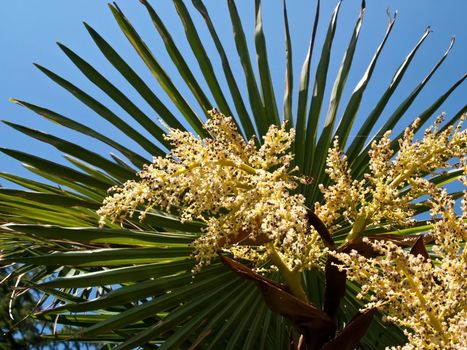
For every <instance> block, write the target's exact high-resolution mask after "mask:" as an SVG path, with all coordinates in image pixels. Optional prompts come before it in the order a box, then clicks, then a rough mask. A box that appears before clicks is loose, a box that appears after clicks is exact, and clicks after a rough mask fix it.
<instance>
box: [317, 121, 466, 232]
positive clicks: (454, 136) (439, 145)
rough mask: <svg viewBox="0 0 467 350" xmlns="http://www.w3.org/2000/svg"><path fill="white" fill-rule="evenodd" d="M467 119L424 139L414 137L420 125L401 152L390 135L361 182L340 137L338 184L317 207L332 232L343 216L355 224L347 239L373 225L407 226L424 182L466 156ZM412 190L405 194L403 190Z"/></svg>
mask: <svg viewBox="0 0 467 350" xmlns="http://www.w3.org/2000/svg"><path fill="white" fill-rule="evenodd" d="M465 118H466V115H464V116H463V117H462V119H461V121H460V122H459V124H458V125H457V126H456V127H453V126H450V127H448V128H446V129H445V130H443V131H439V125H440V123H441V122H442V118H441V117H439V118H438V119H437V120H436V123H435V125H434V126H432V127H430V128H428V129H427V130H426V131H425V133H424V137H423V139H422V140H420V141H414V133H415V131H416V130H417V128H418V126H419V123H420V121H419V120H416V121H415V122H414V123H413V124H412V126H410V127H408V128H407V129H406V130H405V132H404V135H403V137H402V138H401V139H400V141H399V146H400V149H399V152H398V153H397V154H396V155H394V151H393V150H392V149H391V140H390V138H389V136H390V134H391V132H389V131H388V132H387V133H386V134H385V135H384V136H383V137H382V138H381V139H380V140H379V141H378V142H374V143H373V144H372V146H371V151H370V152H369V155H370V163H369V169H370V172H369V173H367V174H365V175H364V178H363V179H362V180H360V181H358V180H354V179H352V176H351V173H350V169H349V166H348V162H347V158H346V156H345V155H343V153H342V151H341V150H340V147H339V142H338V139H336V140H335V141H334V146H333V148H332V149H331V150H330V152H329V154H328V158H327V170H326V172H327V174H328V175H329V177H330V179H331V180H332V181H333V184H332V185H330V186H328V187H326V188H325V187H324V186H323V185H320V190H321V191H322V193H323V196H324V204H321V203H316V204H315V212H316V213H317V215H318V216H319V217H320V218H321V220H322V221H323V222H324V223H325V224H326V225H327V226H328V228H329V229H330V231H331V232H333V231H335V230H336V229H338V228H339V225H337V224H336V221H338V219H341V218H342V217H343V218H344V219H345V220H346V221H347V222H349V223H350V224H351V225H352V231H351V232H350V234H349V236H348V238H349V239H352V238H356V237H358V235H359V234H360V233H361V232H362V231H363V230H364V229H365V228H366V227H367V226H368V225H371V224H380V223H383V224H387V225H407V224H410V223H411V222H412V216H413V215H414V212H413V210H412V206H411V205H410V202H411V201H413V200H414V199H415V198H418V197H419V196H420V195H422V194H423V189H422V188H420V187H419V186H418V184H419V183H420V181H419V180H420V179H422V178H423V177H424V176H426V175H427V174H430V173H432V172H433V171H435V170H437V169H445V168H449V167H450V164H449V163H448V161H449V160H451V159H452V158H456V157H463V156H464V155H465V153H466V149H467V130H461V126H462V122H463V121H464V119H465ZM407 186H410V191H408V192H406V193H405V195H403V196H401V195H400V191H401V189H403V188H405V187H407Z"/></svg>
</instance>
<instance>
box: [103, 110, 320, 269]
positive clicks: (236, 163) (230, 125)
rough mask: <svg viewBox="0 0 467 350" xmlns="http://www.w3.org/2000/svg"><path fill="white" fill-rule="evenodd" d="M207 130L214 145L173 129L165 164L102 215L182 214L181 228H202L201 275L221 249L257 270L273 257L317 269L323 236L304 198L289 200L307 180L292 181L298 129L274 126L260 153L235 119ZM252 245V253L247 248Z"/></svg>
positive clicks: (215, 120) (116, 197)
mask: <svg viewBox="0 0 467 350" xmlns="http://www.w3.org/2000/svg"><path fill="white" fill-rule="evenodd" d="M210 114H211V118H210V119H209V121H208V122H207V123H206V124H205V129H206V130H207V131H208V132H209V135H210V137H208V138H204V139H201V138H198V137H195V136H194V135H193V134H191V133H189V132H183V131H180V130H175V129H171V130H170V133H169V134H168V135H167V136H166V138H167V140H169V141H170V142H171V144H172V145H173V149H172V150H171V152H170V153H169V154H168V155H167V156H166V157H165V158H162V157H156V158H154V160H153V163H152V164H151V165H148V166H146V167H145V168H144V169H143V170H142V171H141V172H140V173H139V177H140V180H139V181H128V182H126V183H125V184H124V185H123V187H115V188H112V189H111V192H113V195H112V196H110V197H108V198H107V199H106V200H105V202H104V205H103V207H102V208H101V209H100V210H99V212H98V214H99V215H100V217H101V225H103V224H104V223H105V219H106V218H107V217H108V218H110V219H111V220H112V221H122V220H124V219H125V217H127V216H131V215H134V213H135V212H136V211H138V210H140V209H141V208H144V209H142V211H141V213H140V219H143V218H144V216H145V215H146V213H147V212H148V211H149V210H150V209H151V208H153V207H158V208H161V209H163V210H169V209H170V208H172V207H175V208H180V215H181V219H182V220H183V221H187V220H193V219H196V220H201V221H203V222H204V223H205V224H206V229H205V230H204V234H203V236H201V237H200V238H199V239H198V240H196V241H195V242H194V247H195V253H194V255H195V258H196V260H197V261H198V263H199V265H198V267H200V266H202V265H206V264H209V263H210V261H211V259H212V258H213V257H214V256H215V255H216V254H217V252H218V250H219V249H228V250H230V251H231V252H232V253H233V254H234V255H235V256H236V257H239V258H243V259H249V260H253V261H254V262H255V263H257V264H260V263H261V262H264V260H265V259H269V258H270V257H271V256H274V257H276V260H277V261H276V265H277V264H284V265H285V266H284V268H287V269H288V270H290V271H301V270H303V269H307V268H310V267H311V266H312V265H313V264H315V263H317V261H318V259H319V257H320V255H321V254H322V249H321V247H320V245H319V244H318V235H317V233H316V232H314V231H313V229H311V228H310V227H309V225H308V223H307V220H306V211H307V208H306V207H305V205H304V197H303V196H302V195H301V194H291V191H292V190H293V189H295V188H296V187H297V184H298V183H299V182H304V181H305V179H304V178H301V177H298V176H295V175H293V173H294V172H295V171H296V169H291V165H290V164H291V161H292V159H293V157H292V155H291V152H290V146H291V144H292V141H293V139H294V131H293V129H292V130H290V131H287V130H286V128H285V124H283V125H282V127H280V128H279V127H276V126H271V127H270V128H269V131H268V132H267V134H266V135H265V136H264V142H263V144H262V146H261V147H260V148H259V149H256V147H255V144H254V140H250V141H249V142H246V141H245V140H244V139H243V138H242V136H241V135H240V134H239V132H238V130H237V127H236V125H235V123H234V121H233V120H232V118H229V117H225V116H224V115H222V114H220V113H219V112H217V111H216V110H213V111H211V112H210ZM246 242H248V245H245V243H246Z"/></svg>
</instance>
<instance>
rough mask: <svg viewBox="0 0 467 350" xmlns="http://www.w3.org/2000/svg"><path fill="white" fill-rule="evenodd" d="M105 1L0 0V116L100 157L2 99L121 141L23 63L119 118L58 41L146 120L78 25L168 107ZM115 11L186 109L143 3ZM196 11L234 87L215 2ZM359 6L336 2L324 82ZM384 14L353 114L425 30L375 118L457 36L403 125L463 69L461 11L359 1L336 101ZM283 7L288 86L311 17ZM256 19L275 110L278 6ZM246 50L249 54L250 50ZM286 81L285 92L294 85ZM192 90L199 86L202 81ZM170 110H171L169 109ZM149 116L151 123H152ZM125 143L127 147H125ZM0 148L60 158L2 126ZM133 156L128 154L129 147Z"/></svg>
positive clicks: (309, 10)
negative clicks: (392, 16)
mask: <svg viewBox="0 0 467 350" xmlns="http://www.w3.org/2000/svg"><path fill="white" fill-rule="evenodd" d="M322 2H323V5H322V12H321V26H320V30H319V32H318V41H317V45H318V46H317V47H318V48H319V47H320V45H321V42H322V39H323V37H324V34H325V29H326V26H327V22H328V20H329V18H330V14H331V12H332V9H333V7H334V6H335V4H336V2H337V1H333V0H324V1H322ZM186 3H187V6H188V7H189V9H193V8H192V6H191V2H189V1H186ZM237 3H238V7H239V12H240V13H241V15H242V19H243V20H244V26H245V30H246V34H247V37H248V38H249V40H250V44H253V40H252V39H253V4H254V1H252V0H251V1H246V0H241V1H237ZM106 4H107V1H103V0H80V1H63V0H43V1H31V0H29V1H26V0H15V1H12V0H10V1H6V0H5V1H2V2H1V3H0V13H1V14H2V20H1V21H0V48H1V54H0V119H5V120H10V121H15V122H17V123H20V124H24V125H27V126H29V127H32V128H37V129H40V130H42V131H46V132H49V133H51V134H54V135H58V136H61V137H64V138H66V139H68V140H71V141H75V142H77V143H80V144H84V145H86V146H88V147H91V148H92V149H93V150H97V151H99V152H102V153H105V154H108V152H109V149H108V148H106V147H105V146H102V145H100V144H97V143H96V142H93V141H92V140H89V139H87V138H85V137H84V136H82V135H77V134H74V133H71V132H68V131H66V130H65V129H64V128H62V127H60V126H58V125H53V124H51V123H50V122H47V121H45V120H43V119H41V118H40V117H37V116H35V115H34V114H33V113H32V112H29V111H28V110H26V109H24V108H21V107H18V106H15V105H13V104H12V103H10V102H9V101H8V98H10V97H15V98H19V99H23V100H26V101H29V102H31V103H34V104H38V105H41V106H44V107H47V108H49V109H52V110H55V111H57V112H59V113H61V114H64V115H66V116H68V117H71V118H74V119H76V120H78V121H80V122H81V123H84V124H87V125H92V126H93V127H95V128H96V129H99V130H100V131H104V132H105V133H106V134H107V135H110V136H111V137H112V138H114V139H116V140H119V141H121V142H127V141H126V138H125V137H124V135H121V134H119V133H117V132H115V130H113V129H112V128H111V127H110V126H109V125H108V124H106V123H104V122H101V121H99V122H96V121H95V116H94V115H93V112H92V111H90V110H89V109H87V108H86V107H85V106H83V105H82V104H80V102H78V101H77V100H75V99H74V97H72V96H71V95H69V94H68V93H67V92H65V91H64V90H62V89H61V88H59V87H58V86H56V85H55V84H54V83H53V82H51V81H49V80H48V78H46V77H45V76H44V75H43V74H42V73H41V72H39V71H38V70H37V69H36V68H35V67H34V66H33V65H32V62H37V63H40V64H42V65H44V66H45V67H47V68H49V69H52V70H53V71H55V72H57V73H59V74H61V75H63V76H64V77H65V78H66V79H68V80H70V81H72V82H73V83H74V84H76V85H78V86H79V87H80V88H82V89H83V90H85V91H86V92H88V93H90V94H91V95H93V96H94V97H98V99H99V100H100V101H101V102H103V103H104V104H106V105H108V106H109V107H111V108H112V109H113V110H114V111H116V112H117V113H118V114H121V113H123V112H122V111H121V110H119V108H118V107H117V106H115V104H114V103H112V102H111V101H110V99H109V98H107V97H106V96H104V94H103V93H102V92H100V91H99V90H98V89H97V88H96V87H95V86H93V85H92V83H90V82H89V81H87V80H86V79H85V78H84V77H83V76H82V75H81V73H80V72H79V71H78V70H77V69H76V68H75V67H74V66H73V64H72V63H71V62H70V61H69V60H68V59H67V58H66V57H65V55H64V54H63V53H62V52H61V51H60V49H59V48H58V47H57V46H56V44H55V42H56V41H59V42H62V43H64V44H65V45H67V46H69V47H70V48H71V49H73V50H74V51H75V52H77V53H78V54H79V55H81V56H82V57H83V58H85V59H86V60H88V61H89V62H91V63H93V65H94V67H96V68H97V69H98V70H100V71H101V72H102V73H103V74H104V75H106V76H107V77H108V78H109V79H110V80H111V81H113V82H114V83H115V84H116V85H117V86H121V87H122V90H123V91H124V92H125V93H126V94H127V95H128V96H130V97H131V99H132V100H133V101H135V102H136V103H137V105H139V106H140V107H141V108H142V109H143V110H144V111H145V112H147V113H148V114H149V115H151V116H153V115H154V114H153V113H152V112H151V110H150V108H149V107H148V106H147V105H146V104H145V103H144V102H143V101H142V99H141V98H140V97H139V96H137V95H136V94H135V93H134V92H133V91H132V89H131V88H130V87H129V86H128V84H127V83H126V82H125V81H124V80H123V78H121V77H120V76H119V74H118V73H116V71H115V70H114V69H113V67H111V66H110V65H109V64H108V63H107V62H106V60H105V58H104V57H103V56H102V55H101V54H100V52H99V51H98V49H97V48H96V47H95V45H94V44H93V42H92V40H91V38H90V37H89V35H88V33H87V32H86V30H85V28H84V26H83V25H82V21H86V22H87V23H88V24H90V25H91V26H93V27H94V28H95V29H96V30H97V31H98V32H99V33H100V34H101V35H103V36H104V38H106V40H108V41H109V42H110V43H111V44H112V45H113V46H114V48H115V49H117V51H119V52H120V53H121V54H122V56H123V57H124V58H125V59H126V60H127V62H129V63H130V64H131V65H132V67H133V68H134V69H135V70H136V71H137V72H138V73H140V74H141V76H142V77H143V78H145V80H146V81H147V82H149V85H150V86H151V88H153V90H154V91H155V92H156V93H158V94H159V95H160V98H161V99H162V100H163V101H167V104H168V105H169V106H170V103H169V100H168V99H167V98H166V97H165V96H164V94H163V93H161V88H160V87H159V86H158V84H157V82H156V81H155V80H154V79H153V78H152V76H151V75H150V73H149V72H148V70H147V69H146V68H145V66H144V65H143V64H142V62H141V60H140V59H139V57H138V56H137V55H136V53H135V52H134V51H133V49H132V48H131V46H130V45H129V43H128V42H127V41H126V39H125V37H124V36H123V34H122V33H121V32H120V31H119V29H118V26H117V24H116V23H115V21H114V20H113V17H112V15H111V13H110V11H109V10H108V8H107V5H106ZM118 4H119V5H120V7H121V8H122V10H123V11H124V12H125V14H126V15H127V17H128V18H129V19H130V20H131V21H132V22H133V23H134V25H135V26H136V27H137V29H138V30H139V31H140V33H141V35H142V37H143V38H144V39H145V40H146V41H147V43H148V44H149V46H150V48H151V49H152V50H153V52H154V53H155V54H156V56H157V58H158V59H159V60H160V61H161V63H162V64H163V66H164V67H166V70H167V71H168V72H169V74H170V75H171V76H172V78H173V80H174V82H175V83H176V85H177V86H178V87H179V89H180V90H181V91H182V93H183V94H184V96H185V98H186V99H187V100H188V101H189V102H194V99H193V98H192V97H191V94H190V93H189V91H188V89H187V88H186V86H185V85H184V83H183V82H182V80H181V78H179V76H178V73H177V72H176V70H175V68H174V66H173V64H171V63H170V60H169V59H168V56H167V54H166V52H165V49H164V46H163V44H162V41H161V39H160V38H159V37H158V35H157V32H156V31H155V29H154V27H153V26H152V24H151V22H150V19H149V18H148V16H147V14H146V12H145V10H144V8H143V6H142V5H140V4H139V2H138V1H136V0H133V1H128V0H125V1H123V0H121V1H118ZM152 4H153V6H154V7H155V8H156V9H157V10H158V13H159V15H160V16H161V17H162V18H163V19H164V21H165V22H166V25H167V27H168V28H169V30H170V31H171V33H172V35H173V36H174V38H175V40H176V42H177V43H179V45H180V48H181V50H182V52H184V53H186V59H187V61H188V62H189V63H190V65H191V67H192V69H193V70H194V72H195V73H197V72H199V69H198V66H197V64H196V61H195V60H194V58H193V56H192V54H191V52H190V50H189V48H188V45H187V44H186V41H185V38H184V33H183V29H182V26H181V23H180V21H179V19H178V16H177V15H176V12H175V10H174V8H173V6H172V3H171V1H168V0H162V1H161V0H159V1H152ZM205 4H206V5H207V7H208V9H209V10H210V13H211V16H213V17H215V25H216V28H217V29H218V31H219V33H220V35H221V37H222V40H223V42H224V45H225V46H226V49H227V51H228V52H231V53H232V55H231V56H230V58H231V60H232V61H231V64H232V65H233V67H234V69H235V71H236V72H237V74H238V76H239V82H240V85H241V84H242V81H243V80H242V79H243V78H242V75H241V73H240V65H239V62H238V59H236V57H235V48H234V45H233V38H232V33H231V25H230V21H229V19H228V11H227V7H226V5H225V1H219V0H210V1H208V0H206V1H205ZM359 5H360V1H356V0H346V1H344V3H343V8H342V10H341V15H340V22H339V23H340V24H339V27H338V29H337V33H336V42H335V50H334V58H333V61H332V62H331V68H330V76H331V77H334V76H335V74H336V73H337V69H338V67H339V64H340V61H341V59H342V54H343V52H344V50H345V46H346V45H347V42H348V39H349V35H350V33H351V31H352V29H353V25H354V22H355V19H356V17H357V15H358V11H359ZM387 7H389V8H390V9H391V12H394V10H398V18H397V21H396V26H395V28H394V30H393V33H392V36H391V37H390V39H389V42H388V44H387V46H386V47H385V49H384V51H383V54H382V57H381V59H380V61H379V64H378V65H377V67H376V72H375V74H374V78H375V79H373V81H372V83H371V85H369V87H368V89H367V93H366V95H365V96H364V99H363V102H362V106H361V112H360V113H359V116H365V115H366V114H367V113H368V112H369V111H370V110H371V107H372V106H373V104H374V103H375V102H376V101H377V100H378V98H379V96H380V95H381V93H382V92H383V91H384V89H385V88H386V86H387V85H388V84H389V82H390V79H391V77H392V74H393V72H394V71H395V69H396V68H397V67H398V65H399V64H400V63H401V62H402V60H403V59H404V58H405V56H406V55H407V54H408V52H409V51H410V50H411V49H412V47H413V46H414V45H415V43H416V42H417V41H418V39H419V38H420V36H421V35H422V34H423V32H424V30H425V27H426V26H427V25H431V26H432V29H433V33H431V35H430V36H429V38H428V40H427V41H426V42H425V44H424V45H423V47H422V48H421V50H420V51H419V54H418V56H417V57H416V59H415V60H414V62H413V66H412V68H411V69H410V70H409V71H408V73H407V75H406V77H405V78H404V80H403V81H402V83H401V85H400V88H399V90H398V92H397V93H396V94H395V95H394V96H393V98H392V100H391V102H390V103H389V105H388V107H387V109H386V112H385V115H386V116H387V115H389V113H390V112H391V111H392V110H393V109H394V107H395V106H396V105H397V103H398V102H400V101H401V100H402V99H403V98H405V96H406V95H407V94H408V93H409V92H410V91H411V89H413V88H414V87H415V86H416V85H417V84H418V82H419V81H420V80H421V79H422V78H423V77H424V76H425V75H426V74H427V72H428V71H429V70H430V69H431V67H432V66H433V64H434V63H435V62H436V61H437V60H438V58H439V57H440V56H441V55H442V54H443V52H444V51H445V50H446V48H447V47H448V44H449V41H450V37H451V35H456V39H457V41H456V45H455V47H454V50H453V52H452V53H451V55H450V56H449V57H448V59H447V61H446V63H445V64H444V66H443V67H442V68H441V69H440V70H439V71H438V73H437V75H436V76H435V77H434V78H433V79H432V80H431V82H430V84H429V85H428V86H427V88H426V90H425V91H424V92H423V93H422V94H421V96H420V97H419V99H418V102H417V103H416V104H414V106H413V108H411V109H410V110H409V111H408V113H407V116H406V119H405V120H410V119H413V118H414V117H415V116H416V115H417V114H418V113H419V112H421V111H422V110H423V109H424V108H426V107H427V106H428V105H429V104H430V103H431V102H432V101H433V99H434V98H435V97H437V96H439V95H440V94H441V93H442V92H443V91H445V90H446V89H447V88H448V87H449V86H450V85H451V84H452V83H453V82H454V81H455V80H457V79H458V78H459V77H461V76H462V75H463V74H464V73H465V72H466V67H467V64H466V62H467V30H466V27H465V14H466V13H467V1H465V0H447V1H443V2H441V1H437V0H410V1H407V0H367V11H366V15H365V19H364V24H363V29H362V34H361V39H360V43H359V46H358V48H357V55H356V58H355V60H354V68H353V70H352V72H351V75H350V77H349V80H348V83H347V91H346V92H345V94H344V98H348V96H349V95H350V93H351V91H352V90H353V88H354V87H355V85H356V83H357V82H358V80H359V79H360V77H361V75H362V73H363V71H364V70H365V69H366V66H367V64H368V62H369V60H370V58H371V56H372V55H373V52H374V50H375V48H376V47H377V45H378V43H379V41H380V40H381V39H382V37H383V34H384V32H385V29H386V23H387V18H386V8H387ZM288 9H289V21H290V23H291V30H292V33H291V34H292V40H293V42H294V46H293V53H294V63H295V78H296V79H298V76H299V73H300V68H301V64H302V61H303V58H304V56H305V52H306V49H307V43H308V40H309V35H310V31H311V26H312V21H313V16H314V15H313V9H314V1H311V0H290V1H289V4H288ZM263 12H264V21H265V27H266V28H265V29H266V34H267V39H268V42H267V44H268V49H269V56H270V64H271V67H272V68H273V79H274V83H275V90H276V95H277V96H276V97H277V100H278V102H279V104H280V105H281V103H282V99H283V86H284V42H283V38H284V34H283V22H282V17H281V16H282V1H279V0H275V1H273V0H266V1H264V10H263ZM192 15H193V18H194V20H195V22H196V23H195V24H197V25H199V28H200V34H201V37H202V38H205V39H206V45H207V47H208V48H209V50H210V53H211V54H212V58H213V61H214V64H215V68H216V69H218V71H219V72H221V70H220V65H219V60H218V56H217V53H216V52H215V50H214V48H213V45H212V43H211V41H210V39H209V38H210V37H209V35H208V33H207V30H206V28H205V26H204V22H203V21H202V20H201V18H200V16H199V15H198V13H197V12H196V11H193V12H192ZM315 50H316V49H315ZM317 51H319V50H317ZM251 52H253V47H252V50H251ZM315 57H316V55H315ZM313 67H314V68H315V67H316V62H314V65H313ZM219 77H220V78H221V81H222V82H223V84H224V85H223V86H225V83H224V80H223V75H222V74H219ZM296 81H297V80H296ZM296 81H295V86H294V88H295V89H296V88H297V84H296ZM202 86H204V83H203V85H202ZM241 86H242V85H241ZM331 87H332V83H328V88H329V89H330V88H331ZM329 89H328V90H329ZM466 93H467V83H466V84H464V85H463V86H461V87H460V88H459V89H458V90H457V91H456V92H455V93H454V94H453V95H452V97H451V98H450V100H449V102H448V103H446V104H445V105H444V106H443V107H442V108H441V110H440V111H445V112H447V114H448V115H452V114H453V113H455V112H457V111H458V110H459V109H460V108H461V107H462V106H463V105H464V104H465V102H466V96H467V94H466ZM326 103H327V102H326ZM171 109H172V110H173V111H175V109H174V108H171ZM323 109H324V111H326V110H327V105H326V104H325V106H324V107H323ZM154 117H155V118H157V117H156V116H154ZM129 145H130V146H133V144H131V143H130V144H129ZM0 146H2V147H9V148H16V149H20V150H23V151H27V152H31V153H33V154H36V155H40V156H42V157H45V158H48V159H52V160H55V161H60V160H61V157H60V154H59V153H58V152H56V151H54V150H53V148H51V147H50V146H47V145H43V144H41V143H39V142H35V141H32V140H30V139H29V138H27V137H25V136H22V135H20V134H19V133H17V132H14V131H12V130H11V129H10V128H9V127H7V126H5V125H1V126H0ZM134 149H138V148H137V147H134ZM0 171H8V172H13V173H19V174H22V175H26V174H27V172H25V171H24V170H23V169H22V168H21V167H20V165H19V163H18V162H17V161H15V160H12V159H10V158H8V157H6V156H4V155H3V154H0ZM0 184H3V185H4V184H5V182H4V181H3V180H0Z"/></svg>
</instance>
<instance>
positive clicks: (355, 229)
mask: <svg viewBox="0 0 467 350" xmlns="http://www.w3.org/2000/svg"><path fill="white" fill-rule="evenodd" d="M367 223H368V221H367V215H362V216H360V217H358V218H357V220H355V222H354V224H353V226H352V230H351V231H350V232H349V234H348V235H347V241H350V240H352V239H355V238H357V237H358V236H359V235H360V233H361V232H362V231H363V230H364V229H365V228H366V225H367Z"/></svg>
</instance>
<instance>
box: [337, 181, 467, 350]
mask: <svg viewBox="0 0 467 350" xmlns="http://www.w3.org/2000/svg"><path fill="white" fill-rule="evenodd" d="M463 181H464V183H465V182H466V180H465V178H464V179H463ZM420 182H421V183H420V186H422V187H424V189H425V190H426V192H427V193H428V194H429V195H430V196H431V197H432V198H433V199H432V200H430V201H429V203H430V205H431V215H432V216H433V218H436V219H437V220H436V221H435V224H434V225H433V229H432V230H431V231H430V234H431V235H432V236H433V237H434V239H435V243H434V245H433V247H432V249H431V252H432V254H433V261H432V260H431V259H426V258H425V257H423V256H422V255H417V256H415V255H414V254H412V253H410V252H407V251H406V250H404V249H402V248H400V247H398V246H396V245H395V244H393V243H392V242H384V241H379V242H372V243H370V244H372V245H373V247H374V248H375V250H377V251H379V252H380V253H381V256H378V257H375V258H365V257H363V256H361V255H359V254H358V253H357V252H356V251H352V252H351V253H349V254H345V253H333V254H334V255H335V256H336V257H337V258H338V259H339V260H340V262H341V263H342V265H341V266H340V269H342V270H345V271H346V273H347V277H348V278H349V279H351V280H354V281H356V282H358V283H359V284H361V292H360V294H359V295H358V297H359V298H366V299H367V300H369V302H368V304H367V305H366V308H373V307H377V308H379V309H380V310H382V311H383V312H384V313H385V314H386V315H387V316H386V319H387V320H388V321H391V322H394V323H396V324H398V325H400V326H403V327H406V328H407V329H408V330H407V331H406V335H407V337H408V343H407V344H406V345H404V346H403V347H395V348H393V349H405V350H409V349H433V350H435V349H453V350H454V349H457V350H460V349H466V348H467V337H466V336H465V335H466V334H467V279H466V278H465V277H466V276H467V261H466V259H467V251H466V250H465V249H464V248H463V245H464V244H465V240H466V239H467V191H465V192H464V199H463V203H462V208H463V214H462V215H461V216H457V215H456V212H455V209H454V200H453V199H452V198H450V196H449V195H448V194H447V192H446V191H445V190H444V189H440V188H436V187H435V186H434V185H433V184H431V183H429V182H428V181H426V180H420Z"/></svg>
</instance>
